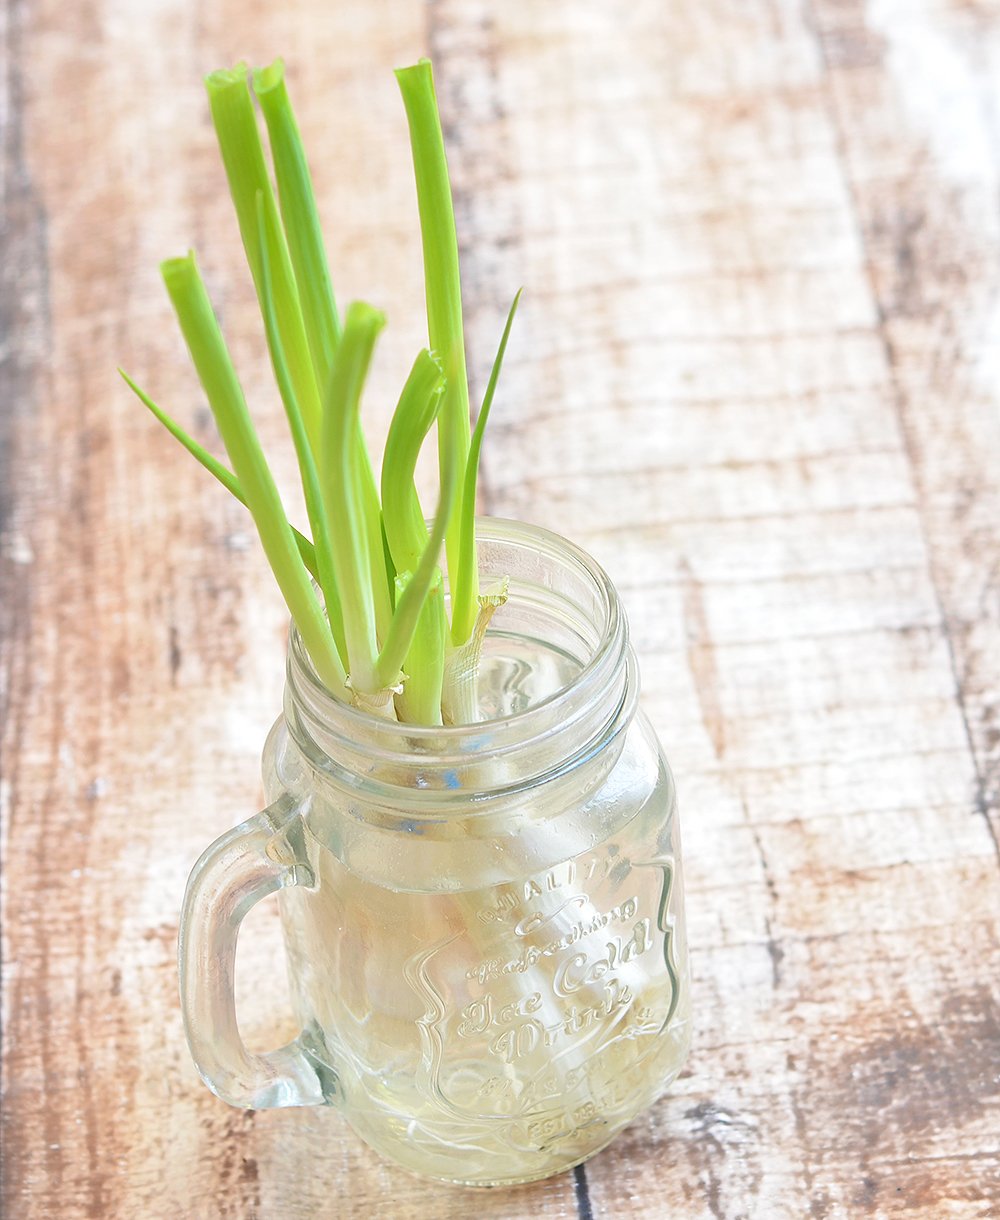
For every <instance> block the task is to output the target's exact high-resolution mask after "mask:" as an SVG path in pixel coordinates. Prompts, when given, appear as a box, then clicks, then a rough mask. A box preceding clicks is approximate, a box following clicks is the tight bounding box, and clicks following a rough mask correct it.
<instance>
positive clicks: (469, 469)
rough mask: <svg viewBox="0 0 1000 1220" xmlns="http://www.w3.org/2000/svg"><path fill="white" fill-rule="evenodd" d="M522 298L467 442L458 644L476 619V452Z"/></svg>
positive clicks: (456, 606)
mask: <svg viewBox="0 0 1000 1220" xmlns="http://www.w3.org/2000/svg"><path fill="white" fill-rule="evenodd" d="M520 299H521V289H520V288H519V289H518V290H517V294H516V295H515V297H514V300H513V301H512V302H511V306H510V311H509V312H508V314H507V324H506V325H505V326H504V328H503V335H502V336H501V338H500V346H499V348H498V349H497V354H496V358H495V359H494V361H493V368H492V369H491V370H490V379H489V381H488V382H487V384H486V393H485V394H484V395H483V405H482V406H481V407H480V408H479V418H478V419H477V420H476V428H475V431H474V432H473V434H472V443H471V445H470V446H469V457H468V461H467V462H466V465H465V483H464V486H463V488H462V498H461V503H460V508H459V511H460V514H461V515H460V518H459V551H458V554H459V563H458V581H457V583H456V586H455V590H454V593H453V594H452V599H451V641H452V643H453V644H454V645H455V646H456V647H458V646H460V645H461V644H464V643H465V641H466V640H467V639H468V638H469V636H470V635H471V634H472V629H473V627H474V625H475V622H476V613H477V604H476V597H477V592H478V579H477V577H478V568H477V566H476V483H477V482H478V478H479V454H480V452H481V451H482V448H483V433H484V432H485V431H486V421H487V420H488V419H489V417H490V407H492V406H493V395H494V394H495V393H496V388H497V381H498V380H499V379H500V370H501V368H502V367H503V358H504V355H505V354H506V352H507V340H508V339H509V338H510V328H511V326H512V325H513V322H514V315H515V314H516V313H517V305H518V302H519V301H520Z"/></svg>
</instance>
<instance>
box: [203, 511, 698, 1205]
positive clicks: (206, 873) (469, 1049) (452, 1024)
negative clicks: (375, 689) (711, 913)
mask: <svg viewBox="0 0 1000 1220" xmlns="http://www.w3.org/2000/svg"><path fill="white" fill-rule="evenodd" d="M479 555H480V565H481V573H482V575H481V579H482V585H483V587H484V588H488V587H489V586H490V585H491V584H492V583H494V582H498V581H499V580H501V579H507V580H509V585H510V588H509V600H508V602H507V603H506V605H505V606H503V607H502V608H501V609H500V610H499V611H498V612H497V613H496V615H495V617H494V619H493V621H492V623H491V626H490V631H489V633H488V635H487V639H486V645H485V649H484V657H483V663H482V666H481V671H480V680H479V685H478V701H477V702H478V714H479V715H480V716H481V717H482V719H481V720H479V721H478V722H476V723H474V724H469V725H463V726H457V727H453V728H444V729H441V728H437V729H432V728H422V727H414V726H410V725H400V724H398V723H395V722H389V721H385V720H377V719H376V718H374V717H372V716H371V715H368V714H367V713H364V712H360V711H358V710H357V709H353V708H350V707H347V706H346V705H344V704H342V703H339V702H337V701H335V700H334V699H332V698H331V697H330V696H329V694H328V693H327V692H325V691H324V690H323V689H322V687H321V686H320V684H319V683H318V681H317V680H316V678H315V675H314V674H313V672H312V670H311V667H310V665H309V662H308V658H307V657H306V655H305V653H304V650H303V648H302V646H301V642H300V641H299V640H298V639H297V637H296V636H295V634H294V632H293V634H292V638H291V641H290V648H289V669H288V683H287V688H286V699H285V713H284V716H283V717H282V719H281V720H279V722H278V723H277V724H276V725H275V728H274V730H273V731H272V733H271V735H270V737H269V739H268V742H267V745H266V748H265V752H264V774H265V782H266V786H267V793H268V799H269V801H271V802H273V803H272V805H271V808H270V810H269V811H268V814H270V821H268V822H266V824H265V826H264V829H263V830H262V829H261V826H260V824H258V823H257V822H256V821H255V822H254V823H253V824H251V823H248V824H247V825H248V827H249V826H251V825H253V830H252V832H248V833H247V842H248V846H247V852H248V853H249V857H250V858H251V863H250V864H249V865H248V864H247V860H246V859H245V858H244V859H243V860H242V865H241V867H243V869H244V874H245V875H242V876H241V878H240V888H239V894H240V897H239V899H238V900H235V899H230V900H229V901H228V905H227V899H226V893H225V891H226V885H227V877H229V876H230V873H231V871H232V870H233V869H234V868H235V867H236V865H235V864H234V863H233V860H232V858H231V857H232V853H233V851H234V850H236V851H237V856H238V855H239V852H238V843H239V838H238V834H237V839H236V847H235V848H234V840H233V834H232V833H231V835H230V836H227V837H226V839H225V840H224V841H223V840H220V843H222V842H225V844H226V846H225V853H228V854H227V855H226V861H225V862H222V863H218V864H216V863H215V861H216V857H215V856H213V855H212V852H213V850H214V849H210V850H209V852H208V853H206V858H204V859H203V862H202V863H201V864H200V865H199V868H200V869H202V875H203V877H204V878H207V879H208V880H202V881H200V882H198V883H197V884H196V877H193V880H192V885H193V887H194V892H191V893H189V900H188V904H187V906H186V910H185V920H184V922H185V926H186V927H188V928H189V929H191V930H189V931H188V932H187V933H186V950H185V945H182V979H183V978H186V980H187V983H186V1000H185V1012H186V1017H187V1023H188V1034H189V1040H190V1041H191V1044H192V1050H193V1052H194V1055H195V1058H196V1061H198V1062H199V1066H200V1067H201V1069H202V1071H203V1074H204V1075H205V1076H206V1078H207V1079H208V1081H209V1083H210V1085H211V1086H212V1087H213V1088H215V1089H216V1091H217V1092H219V1094H220V1095H221V1096H223V1097H226V1098H227V1099H228V1100H231V1101H234V1102H235V1103H236V1104H243V1105H261V1104H272V1105H273V1104H315V1103H316V1102H317V1101H321V1102H326V1103H328V1104H335V1105H337V1106H339V1107H340V1108H341V1110H342V1112H343V1114H344V1116H345V1117H346V1118H347V1120H348V1122H349V1123H350V1124H351V1126H352V1127H353V1128H354V1130H355V1131H356V1132H357V1133H358V1134H359V1135H360V1136H361V1137H362V1138H363V1139H365V1140H366V1141H367V1142H368V1143H369V1144H371V1145H372V1147H374V1148H375V1149H377V1150H378V1151H379V1152H381V1153H383V1154H384V1155H386V1156H388V1157H391V1158H392V1159H394V1160H395V1161H397V1162H399V1163H400V1164H402V1165H404V1166H405V1167H407V1168H408V1169H411V1170H414V1171H416V1172H418V1173H423V1174H430V1175H432V1176H434V1177H438V1178H441V1179H445V1180H449V1181H454V1182H462V1183H467V1184H474V1185H488V1184H499V1183H513V1182H519V1181H527V1180H530V1179H532V1178H538V1177H543V1176H546V1175H548V1174H551V1173H555V1172H558V1171H560V1170H562V1169H565V1168H567V1167H568V1166H570V1165H572V1164H575V1163H577V1162H579V1161H581V1160H583V1159H584V1158H585V1157H587V1156H589V1155H591V1154H592V1153H593V1152H595V1151H597V1149H599V1148H600V1147H602V1146H603V1145H604V1144H605V1143H607V1141H608V1140H609V1139H610V1138H612V1137H613V1136H614V1134H615V1133H616V1132H617V1131H619V1130H620V1129H621V1128H622V1127H623V1126H624V1125H625V1124H627V1123H628V1122H629V1121H630V1120H631V1119H632V1118H634V1117H635V1116H636V1115H637V1114H638V1113H639V1112H640V1111H641V1110H643V1109H644V1108H645V1107H646V1106H648V1105H649V1104H650V1103H651V1102H652V1101H653V1100H655V1098H656V1097H657V1096H658V1095H659V1094H660V1093H661V1092H662V1091H663V1090H664V1089H665V1088H666V1087H667V1086H668V1085H669V1083H670V1082H671V1080H673V1078H674V1077H675V1076H676V1074H677V1072H678V1071H679V1070H680V1068H681V1066H682V1064H683V1062H684V1058H685V1056H686V1054H687V1050H688V1043H689V1036H690V1014H689V991H688V968H687V946H686V941H685V930H684V916H683V900H682V875H681V858H680V845H679V839H678V825H677V817H676V808H675V797H674V787H673V781H672V779H671V776H670V772H669V770H668V768H667V764H666V762H665V760H664V757H663V754H662V751H661V749H660V747H659V745H658V743H657V740H656V737H655V735H654V733H653V731H652V729H651V727H650V725H649V723H648V721H647V720H646V719H645V717H644V716H643V715H642V714H641V712H638V711H637V710H636V698H637V694H638V679H637V671H636V665H635V658H634V656H633V654H632V651H631V648H630V646H629V644H628V639H627V629H626V624H625V619H624V615H623V613H622V611H621V607H620V605H619V602H618V598H617V596H616V594H615V592H614V589H613V588H612V586H611V585H610V582H609V581H608V580H607V577H606V576H605V575H604V574H603V572H601V570H600V569H599V568H598V567H597V566H596V565H595V564H594V563H593V561H591V560H590V559H589V558H588V557H587V556H585V555H584V554H583V553H582V552H580V551H578V550H577V549H576V548H574V547H572V546H571V545H570V544H568V543H566V542H565V541H564V540H562V539H559V538H556V537H555V536H554V535H551V534H549V533H547V532H546V531H543V530H537V529H533V528H530V527H527V526H524V525H520V524H514V523H511V522H498V521H489V520H485V521H481V522H480V523H479ZM274 811H278V812H277V813H275V812H274ZM259 816H261V817H265V818H266V817H267V816H268V815H259ZM268 827H272V831H271V833H270V835H269V834H268V830H267V828H268ZM255 836H256V837H255ZM251 840H253V843H251ZM262 842H263V843H264V846H263V847H262V846H261V843H262ZM219 859H220V860H221V856H220V857H219ZM227 870H230V871H229V872H227ZM255 870H256V871H255ZM196 874H197V870H196ZM247 876H249V877H250V880H249V881H248V880H247ZM258 884H259V886H260V887H261V892H265V889H266V892H270V891H271V890H274V889H276V888H280V890H281V895H280V901H281V907H282V919H283V925H284V930H285V939H286V945H287V950H288V969H289V976H290V979H291V986H292V994H293V997H294V1001H295V1004H296V1009H297V1016H298V1019H299V1022H300V1024H301V1029H302V1032H301V1034H300V1036H299V1038H298V1039H297V1041H296V1042H295V1043H294V1044H293V1045H292V1047H290V1048H284V1049H283V1050H282V1051H280V1052H276V1053H275V1056H281V1057H283V1058H281V1059H280V1060H279V1059H276V1058H275V1057H274V1056H264V1057H257V1058H255V1057H254V1056H249V1055H247V1053H246V1052H245V1049H244V1048H242V1047H241V1046H236V1047H233V1046H231V1045H230V1043H231V1042H232V1040H233V1037H235V1038H236V1040H237V1041H238V1035H237V1034H235V1033H234V1031H233V1030H231V1029H230V1028H229V1026H228V1025H227V1023H226V1021H225V1020H223V1019H220V1018H219V1016H218V1012H217V1011H216V1010H218V1009H219V1008H220V1005H222V1006H224V1005H226V1004H228V1005H229V1008H228V1009H227V1012H226V1013H223V1014H222V1015H223V1017H225V1016H226V1015H227V1013H229V1012H231V998H230V996H229V994H228V993H227V992H226V980H225V977H224V976H225V973H226V972H225V971H224V970H223V971H221V973H220V972H217V975H219V976H220V977H221V982H219V983H218V986H217V988H216V994H209V989H207V988H206V987H204V986H203V985H201V983H200V982H199V979H200V976H199V974H198V971H199V970H202V969H204V968H206V965H207V963H206V961H205V960H204V958H205V955H206V954H208V953H214V954H215V955H216V958H218V957H219V956H220V955H221V956H224V955H225V953H226V952H227V951H228V948H227V945H228V942H227V940H226V938H227V936H228V935H229V934H230V933H231V938H232V939H233V940H234V939H235V928H236V926H237V925H238V919H239V917H240V915H241V914H242V911H243V909H245V907H246V906H248V905H249V903H251V902H252V901H254V900H255V898H256V897H257V896H259V895H258V894H257V893H256V891H255V889H254V886H255V885H258ZM199 886H200V889H199ZM219 911H222V912H223V914H222V915H219V914H218V912H219ZM220 925H221V926H222V927H223V933H222V943H220V940H219V934H218V932H217V928H218V926H220ZM205 929H207V930H208V931H209V932H212V930H213V929H216V932H215V938H214V940H212V939H210V938H209V937H208V936H207V934H206V933H205V931H204V930H205ZM226 929H229V932H227V931H226ZM230 986H231V980H230ZM213 1014H214V1015H213ZM209 1025H210V1026H211V1028H210V1029H209V1028H208V1026H209ZM219 1031H223V1034H224V1037H223V1039H222V1043H223V1044H220V1037H219ZM289 1073H290V1074H291V1075H292V1076H294V1078H295V1079H294V1080H293V1082H292V1083H291V1084H289V1083H288V1082H287V1077H288V1075H289ZM256 1077H259V1079H256ZM258 1086H260V1087H258ZM261 1089H264V1090H265V1092H262V1091H261ZM255 1090H256V1091H255Z"/></svg>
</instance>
